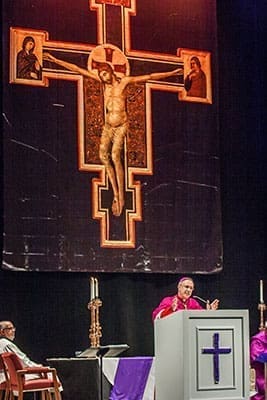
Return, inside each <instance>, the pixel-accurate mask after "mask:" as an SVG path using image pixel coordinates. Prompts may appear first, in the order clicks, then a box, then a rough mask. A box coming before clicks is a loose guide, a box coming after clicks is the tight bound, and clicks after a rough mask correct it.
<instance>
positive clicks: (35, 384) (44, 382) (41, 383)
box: [12, 379, 54, 390]
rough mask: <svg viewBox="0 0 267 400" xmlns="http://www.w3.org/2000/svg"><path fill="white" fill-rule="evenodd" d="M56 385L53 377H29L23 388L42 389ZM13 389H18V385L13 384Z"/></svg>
mask: <svg viewBox="0 0 267 400" xmlns="http://www.w3.org/2000/svg"><path fill="white" fill-rule="evenodd" d="M52 387H54V384H53V381H52V380H51V379H29V380H25V381H24V383H23V390H36V389H37V390H38V389H39V390H40V389H49V388H52ZM12 390H18V385H12Z"/></svg>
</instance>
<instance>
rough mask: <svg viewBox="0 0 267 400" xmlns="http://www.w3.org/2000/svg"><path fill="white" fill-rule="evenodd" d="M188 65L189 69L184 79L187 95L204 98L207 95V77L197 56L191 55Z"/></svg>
mask: <svg viewBox="0 0 267 400" xmlns="http://www.w3.org/2000/svg"><path fill="white" fill-rule="evenodd" d="M190 67H191V70H190V71H189V73H188V74H187V75H186V77H185V81H184V87H185V90H186V91H187V96H192V97H203V98H205V97H206V96H207V79H206V75H205V72H204V71H203V70H202V68H201V63H200V61H199V58H198V57H195V56H193V57H191V59H190Z"/></svg>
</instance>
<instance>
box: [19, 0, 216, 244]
mask: <svg viewBox="0 0 267 400" xmlns="http://www.w3.org/2000/svg"><path fill="white" fill-rule="evenodd" d="M136 7H137V4H136V0H90V10H91V11H93V12H96V17H97V44H77V43H69V42H57V41H51V40H49V36H48V33H47V32H42V31H38V30H32V31H31V34H33V35H35V36H36V37H38V38H39V42H41V45H42V51H43V53H44V52H48V53H50V54H51V55H53V56H54V57H60V58H61V59H64V61H66V62H69V63H73V58H74V56H75V55H77V54H79V55H81V57H80V59H81V60H82V61H81V65H79V66H78V67H80V68H83V69H88V71H90V72H92V73H94V74H95V77H96V78H95V79H94V77H93V78H92V76H91V77H90V76H89V77H88V78H83V77H82V75H81V73H80V72H79V70H76V71H75V70H70V69H68V68H64V67H63V68H62V67H58V66H57V65H56V64H52V63H47V62H46V61H44V62H43V70H42V78H41V80H40V81H35V82H34V84H35V85H40V86H49V80H50V79H64V80H72V81H75V82H76V83H77V99H78V126H77V138H78V139H77V142H78V154H79V160H78V164H79V165H78V168H79V170H80V171H84V172H87V171H88V172H94V173H97V174H98V176H97V177H96V178H94V179H93V181H92V216H93V218H94V219H97V220H99V222H100V244H101V246H102V247H110V248H113V247H114V248H115V247H117V248H132V247H135V243H136V232H135V224H136V222H137V221H142V200H141V182H140V181H138V180H136V178H135V176H136V175H138V176H142V175H151V174H153V152H152V107H151V103H152V93H153V91H154V90H160V91H165V92H175V93H177V95H178V96H177V97H178V98H179V100H182V101H195V102H206V103H211V101H212V100H211V84H210V74H209V75H208V84H207V97H206V98H205V99H203V98H193V97H187V95H186V90H185V87H184V76H185V73H186V69H187V70H188V68H190V67H188V62H189V59H190V55H192V51H190V50H188V49H181V48H178V49H177V54H173V55H172V54H160V53H152V52H148V51H140V50H134V49H132V46H131V18H132V17H134V16H135V15H136V12H137V8H136ZM12 29H13V28H11V30H12ZM18 31H19V32H20V33H21V32H22V31H23V30H22V29H19V30H18V29H17V30H16V29H13V35H15V34H16V33H18ZM28 31H29V30H26V29H25V32H28ZM193 54H194V55H198V54H199V55H200V56H201V57H202V58H203V59H204V60H205V62H206V72H209V73H210V54H209V53H208V52H203V51H196V50H194V53H193ZM14 57H15V56H14V54H13V61H14ZM11 59H12V56H11ZM82 63H83V65H82ZM103 65H109V66H111V67H112V70H113V72H114V74H115V76H116V79H118V81H119V80H121V81H123V79H124V78H125V77H129V76H133V77H135V76H140V75H146V74H158V73H161V72H168V71H172V70H174V69H176V68H180V69H181V70H184V76H183V75H179V76H173V77H167V78H162V79H154V80H153V78H151V79H147V80H146V81H145V82H142V83H138V84H137V85H131V84H129V85H128V86H127V88H126V89H125V92H123V96H125V111H124V110H122V109H120V113H121V116H122V113H123V112H125V114H126V116H127V124H126V125H125V126H127V128H125V129H127V132H123V133H122V135H124V142H123V146H122V152H121V159H122V165H123V171H124V174H123V185H120V182H119V183H118V182H117V188H116V184H115V185H112V173H109V170H108V168H109V167H107V165H104V164H103V162H101V160H100V155H99V147H100V145H102V144H101V143H102V142H101V135H102V134H103V127H104V126H107V118H108V116H109V117H112V118H113V117H114V114H113V115H111V111H110V109H109V108H108V107H107V108H106V106H105V107H104V103H105V98H104V94H103V87H101V84H100V83H99V82H98V80H99V71H100V69H101V68H102V66H103ZM11 82H15V83H24V84H33V82H27V81H24V82H21V81H20V80H19V79H16V75H15V70H14V68H13V69H11ZM108 113H109V114H108ZM121 118H122V117H121ZM110 119H111V118H110ZM105 124H106V125H105ZM114 126H115V123H114ZM114 126H112V125H110V133H111V134H112V135H116V134H117V132H118V129H117V130H116V127H115V128H114ZM113 142H114V140H113ZM110 157H111V155H110ZM103 158H104V157H103ZM112 162H114V160H112ZM115 163H116V161H115ZM117 169H118V168H116V165H115V166H114V170H115V173H117V174H118V175H119V176H121V173H120V172H118V171H117ZM113 186H115V189H114V187H113ZM121 186H123V195H122V194H121V193H120V191H121V192H122V189H120V187H121ZM112 189H113V194H112ZM116 190H117V192H118V193H119V200H116V196H117V192H116ZM114 192H115V195H114ZM117 197H118V196H117ZM122 197H123V201H122V200H121V198H122ZM112 198H113V200H112ZM116 201H117V202H118V203H117V204H116ZM111 204H112V206H111ZM118 204H119V205H118Z"/></svg>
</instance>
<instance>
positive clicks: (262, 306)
mask: <svg viewBox="0 0 267 400" xmlns="http://www.w3.org/2000/svg"><path fill="white" fill-rule="evenodd" d="M258 310H259V312H260V326H259V331H263V330H264V329H265V323H264V312H265V311H266V304H265V303H259V304H258Z"/></svg>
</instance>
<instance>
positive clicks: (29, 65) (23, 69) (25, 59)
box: [17, 36, 42, 79]
mask: <svg viewBox="0 0 267 400" xmlns="http://www.w3.org/2000/svg"><path fill="white" fill-rule="evenodd" d="M34 49H35V40H34V38H33V37H32V36H26V37H25V38H24V39H23V43H22V49H21V50H20V51H19V52H18V54H17V78H20V79H41V74H42V68H41V64H40V63H39V61H38V58H37V56H36V55H35V54H34Z"/></svg>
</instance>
